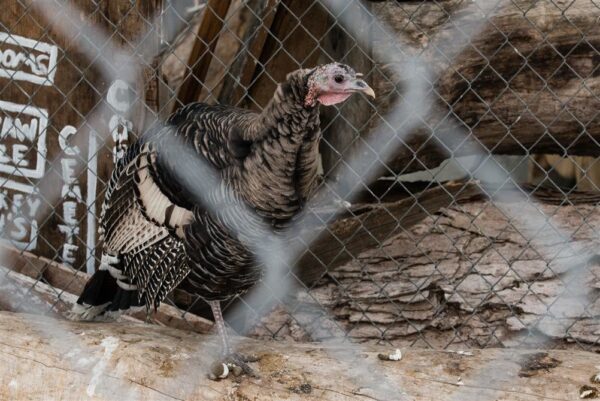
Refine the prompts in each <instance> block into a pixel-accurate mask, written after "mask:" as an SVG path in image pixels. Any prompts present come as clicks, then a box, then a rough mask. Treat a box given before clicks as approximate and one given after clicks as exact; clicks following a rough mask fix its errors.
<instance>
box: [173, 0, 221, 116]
mask: <svg viewBox="0 0 600 401" xmlns="http://www.w3.org/2000/svg"><path fill="white" fill-rule="evenodd" d="M230 5H231V0H209V1H208V3H207V5H206V9H205V11H204V17H203V19H202V23H201V24H200V26H199V28H198V33H197V34H196V38H195V42H194V47H193V48H192V53H191V54H190V58H189V61H188V67H189V69H190V71H189V73H188V74H187V75H186V76H185V77H184V79H183V82H182V84H181V86H180V87H179V93H178V94H177V101H176V102H175V104H174V105H173V108H174V110H176V109H178V108H179V107H181V106H182V105H185V104H188V103H191V102H193V101H196V100H197V99H198V97H199V96H200V93H201V92H202V82H204V80H205V78H206V73H207V72H208V67H209V66H210V62H211V60H212V56H213V52H214V50H215V46H216V45H217V36H218V35H219V32H221V29H222V28H223V25H224V21H225V17H226V16H227V11H228V10H229V6H230Z"/></svg>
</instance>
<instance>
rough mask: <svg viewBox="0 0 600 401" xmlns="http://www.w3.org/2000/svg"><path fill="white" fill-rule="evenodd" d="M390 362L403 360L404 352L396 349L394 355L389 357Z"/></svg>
mask: <svg viewBox="0 0 600 401" xmlns="http://www.w3.org/2000/svg"><path fill="white" fill-rule="evenodd" d="M389 358H390V361H399V360H400V359H402V351H400V349H399V348H396V351H394V353H393V354H390V355H389Z"/></svg>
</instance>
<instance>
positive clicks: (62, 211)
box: [0, 0, 156, 272]
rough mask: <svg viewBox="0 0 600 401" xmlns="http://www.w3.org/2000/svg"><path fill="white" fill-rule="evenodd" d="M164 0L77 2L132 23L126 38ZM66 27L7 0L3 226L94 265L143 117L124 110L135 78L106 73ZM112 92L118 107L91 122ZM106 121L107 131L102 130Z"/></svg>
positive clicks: (0, 72) (28, 241)
mask: <svg viewBox="0 0 600 401" xmlns="http://www.w3.org/2000/svg"><path fill="white" fill-rule="evenodd" d="M155 3H156V2H154V1H152V2H139V4H136V3H135V2H130V1H110V2H109V1H99V2H90V1H86V0H77V1H72V2H70V4H71V5H72V6H73V7H76V8H78V9H79V10H80V18H81V21H80V22H81V23H83V24H89V25H93V26H96V27H99V28H102V29H104V30H105V31H106V32H111V33H112V32H114V31H115V30H118V29H120V28H118V27H127V28H126V29H127V31H126V32H119V33H120V35H113V37H119V38H120V40H121V41H122V42H121V43H116V44H115V45H117V46H119V45H121V44H123V43H126V41H134V40H135V38H136V37H137V36H138V33H139V32H141V31H142V30H146V29H149V28H150V26H149V24H148V21H152V15H153V12H154V11H155V9H156V8H155ZM123 29H124V28H123ZM66 36H68V35H61V34H58V33H56V32H55V31H54V30H53V29H52V27H51V24H50V23H49V22H48V21H47V20H46V19H45V18H44V16H43V15H40V14H38V13H37V12H36V10H35V8H33V7H24V6H23V3H22V2H20V1H18V0H7V1H5V2H3V12H2V13H0V233H1V238H2V241H3V242H5V243H8V244H10V245H12V246H14V247H16V248H18V249H20V250H27V251H31V252H33V253H34V254H36V255H40V256H44V257H47V258H50V259H53V260H56V261H59V262H62V263H65V264H67V265H70V266H72V267H74V268H76V269H82V270H84V269H85V270H88V272H89V271H93V269H94V266H95V263H96V262H95V260H94V259H95V256H97V250H96V245H97V234H96V233H97V218H98V216H97V215H98V213H99V211H100V207H101V204H102V199H103V193H104V186H105V183H107V182H108V179H109V177H110V173H111V171H112V168H113V162H114V159H115V157H117V156H119V155H120V154H122V153H123V152H124V150H125V148H126V146H127V142H128V141H129V140H130V139H131V138H132V131H133V123H132V122H131V121H130V120H127V119H125V118H124V117H123V114H124V113H125V112H126V111H127V107H128V106H127V104H126V103H127V102H126V95H127V93H128V91H129V87H128V84H127V83H125V82H123V81H119V80H116V81H115V82H105V81H104V80H105V78H103V77H102V75H101V74H100V73H99V69H98V68H97V66H96V65H94V64H93V60H90V59H89V58H88V57H86V56H84V54H83V53H82V52H81V49H80V48H78V46H80V45H81V44H80V43H78V42H77V38H75V37H66ZM138 93H140V92H138ZM141 93H143V91H142V92H141ZM142 96H143V95H142ZM102 98H105V99H106V100H107V101H108V103H109V104H110V106H111V111H112V112H111V113H105V114H107V115H100V116H96V117H100V119H101V123H100V125H99V126H98V124H96V125H94V126H92V125H90V124H87V118H88V117H89V116H90V115H91V114H92V113H93V112H94V111H95V110H96V108H97V106H98V103H99V102H100V101H101V100H102ZM99 127H100V130H106V131H104V132H97V131H98V130H99ZM103 138H106V141H103V140H102V139H103ZM3 263H4V264H7V263H10V261H6V260H4V261H3Z"/></svg>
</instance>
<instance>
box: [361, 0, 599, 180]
mask: <svg viewBox="0 0 600 401" xmlns="http://www.w3.org/2000/svg"><path fill="white" fill-rule="evenodd" d="M482 4H483V3H482ZM482 4H480V3H479V2H464V1H459V0H446V1H441V2H438V1H436V2H410V1H409V2H405V1H402V2H396V1H387V2H381V3H373V4H372V10H373V13H374V15H375V16H376V17H377V18H379V19H380V20H381V21H382V22H383V23H384V24H386V25H387V26H389V27H391V29H392V31H393V32H394V33H395V39H397V41H398V42H399V43H400V46H401V48H402V52H399V51H398V48H397V47H394V46H395V45H394V44H392V43H393V41H390V40H389V37H388V36H387V35H375V41H374V43H373V47H374V54H375V59H376V60H389V58H390V57H392V58H393V59H394V62H397V63H398V64H400V63H401V62H402V61H404V60H405V59H406V54H407V53H408V54H418V55H421V56H423V58H424V59H425V60H426V62H427V64H428V66H429V67H430V68H432V69H434V71H433V72H434V73H436V74H439V79H438V80H437V81H436V82H434V86H435V91H434V92H432V93H430V94H429V95H430V96H432V100H433V102H434V104H435V105H436V106H438V107H439V108H440V111H441V113H440V114H439V116H438V117H436V118H431V119H430V120H429V121H428V126H429V127H436V129H437V130H438V131H439V133H440V135H441V136H442V137H443V136H444V135H443V127H441V126H438V125H437V124H438V123H439V122H440V121H441V120H442V119H446V121H448V120H455V121H458V119H460V121H461V122H460V124H458V125H459V126H460V127H461V128H462V129H464V130H465V131H466V132H469V131H470V130H472V132H473V135H474V136H475V138H476V139H477V140H478V141H479V142H480V143H482V144H483V146H484V147H485V148H487V149H488V150H489V151H490V152H491V153H495V154H511V155H515V154H525V153H526V152H528V153H555V154H560V155H563V154H565V153H567V154H569V155H580V156H600V146H598V140H599V139H600V118H599V117H598V115H597V110H598V108H599V107H600V100H599V99H598V96H597V94H598V93H599V91H600V70H599V69H598V68H597V66H598V61H599V60H600V53H598V51H597V49H598V48H599V47H600V25H598V23H597V20H598V18H599V17H600V8H598V7H597V6H596V5H595V4H594V2H589V1H587V2H586V1H575V2H572V3H564V4H562V3H561V5H558V4H556V3H553V2H547V1H532V0H519V1H505V2H499V3H497V4H498V7H497V8H494V9H493V10H489V8H490V7H489V6H487V7H486V6H485V4H483V5H482ZM488 4H489V3H488ZM493 4H496V3H493ZM482 8H483V9H485V10H486V11H487V13H486V14H487V15H485V16H484V15H483V13H482ZM457 18H461V20H460V22H453V21H456V19H457ZM484 18H485V19H484ZM482 22H483V25H482V26H481V27H480V28H479V29H474V31H475V35H474V36H473V37H472V38H471V39H472V40H471V42H470V43H468V44H467V43H466V42H465V40H464V39H465V37H464V35H463V34H462V32H463V31H467V32H468V31H469V30H470V29H471V28H472V27H474V26H475V25H477V24H480V23H482ZM456 24H457V25H458V27H459V30H458V33H457V30H456ZM375 31H377V29H376V28H375ZM459 43H462V44H463V45H464V47H463V48H464V50H463V51H461V52H460V53H458V54H454V53H453V51H454V50H452V49H453V48H460V46H456V45H457V44H459ZM382 55H385V58H383V57H382ZM452 56H455V57H454V58H452ZM447 57H450V58H449V59H447ZM449 60H451V61H450V62H449ZM378 67H379V68H378V69H376V70H375V72H374V75H375V76H374V84H375V86H376V90H375V91H376V92H377V94H378V95H377V96H378V103H377V105H378V111H379V114H381V115H385V112H386V110H388V109H389V108H390V105H391V104H392V102H393V100H394V99H395V98H396V96H393V91H394V90H397V88H398V86H399V87H400V88H401V87H402V86H404V84H405V83H404V82H403V77H402V76H393V75H394V74H392V73H385V72H386V71H390V69H389V68H388V66H387V65H379V66H378ZM380 71H384V74H381V73H380ZM390 76H392V77H391V79H390ZM449 105H450V106H451V111H452V113H454V114H455V115H456V116H457V117H458V119H456V118H454V115H450V116H448V115H447V113H448V108H449ZM373 123H374V125H378V124H380V119H379V118H374V119H373ZM425 131H426V132H421V134H417V135H413V136H412V137H410V138H409V139H408V140H407V142H406V146H402V147H401V149H400V151H399V153H398V155H397V156H396V157H395V159H394V161H393V162H391V163H389V164H388V167H389V168H391V169H393V170H394V171H396V172H404V173H407V172H410V171H415V170H421V169H423V165H422V164H421V163H418V162H414V158H415V154H416V156H417V158H418V159H419V160H420V161H421V162H422V163H424V164H425V165H427V166H429V167H433V166H437V165H438V164H439V163H440V162H441V161H442V160H444V159H445V158H447V154H446V153H444V152H442V151H440V149H439V148H438V147H437V146H435V140H432V139H431V138H430V136H431V130H430V129H429V130H425ZM379 135H381V133H379ZM448 146H449V147H450V148H455V147H456V153H455V155H461V154H464V153H469V152H473V148H470V149H469V148H468V147H465V146H462V147H461V146H459V144H456V143H451V144H449V145H448Z"/></svg>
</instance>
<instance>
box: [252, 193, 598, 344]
mask: <svg viewBox="0 0 600 401" xmlns="http://www.w3.org/2000/svg"><path fill="white" fill-rule="evenodd" d="M539 196H540V197H541V198H543V199H544V200H545V201H546V202H547V203H544V204H538V205H536V207H537V208H538V209H540V210H542V211H543V212H544V213H545V214H546V216H551V217H552V218H553V219H554V221H555V222H557V224H558V226H559V227H560V228H561V230H563V232H564V235H565V236H566V237H568V238H569V237H570V239H569V240H568V241H558V240H557V238H553V237H547V236H546V234H547V233H551V232H552V231H553V230H552V229H550V228H548V227H547V228H545V229H543V230H541V231H540V232H535V231H534V232H533V233H532V230H531V228H528V227H526V226H524V225H523V219H521V218H517V217H516V216H520V215H521V214H523V213H528V212H531V207H526V206H525V205H524V204H522V203H520V202H514V203H505V202H502V203H498V202H495V203H492V202H489V201H482V200H479V201H471V202H468V203H463V204H454V205H452V206H450V207H448V208H443V209H441V210H440V211H439V212H438V213H437V214H436V215H432V216H429V217H427V218H425V219H424V220H422V221H421V222H420V223H419V224H416V225H414V226H413V227H411V228H409V229H407V230H404V231H403V232H400V233H397V234H396V235H394V236H392V237H391V238H389V239H388V240H386V241H385V242H384V243H383V244H382V246H381V247H379V248H377V249H372V250H369V251H366V252H363V253H361V254H360V255H358V257H356V258H355V259H353V260H351V261H350V262H348V263H346V264H344V265H342V266H340V267H338V268H337V269H335V270H334V271H329V272H328V274H327V275H326V276H324V277H323V279H322V280H321V281H320V282H319V283H318V284H317V285H315V286H313V287H311V288H310V290H304V291H301V292H300V293H299V294H298V296H297V297H296V298H295V299H294V300H293V301H291V304H292V305H293V308H292V310H293V311H294V312H293V313H292V314H291V315H289V314H287V313H284V312H283V310H282V309H280V308H278V309H276V310H274V311H273V313H272V314H271V315H270V316H267V317H265V318H264V319H263V320H262V322H263V323H264V326H256V328H255V329H254V332H253V333H254V334H255V335H258V336H267V337H269V336H272V334H270V333H273V332H277V333H278V336H281V337H283V338H293V339H296V340H299V341H307V340H318V339H323V338H328V337H329V336H331V333H332V331H331V330H332V327H334V328H335V327H337V326H336V325H340V326H341V327H342V330H343V331H346V332H347V333H348V335H349V336H350V337H352V338H354V339H356V340H360V341H392V342H393V344H397V345H399V346H408V345H411V344H418V345H422V346H432V347H434V348H437V347H445V346H447V345H448V344H461V345H464V346H469V347H476V348H478V347H489V346H512V345H515V344H522V343H523V342H525V343H527V342H533V343H535V344H537V345H538V346H539V345H540V344H545V345H546V346H547V344H548V343H551V344H553V346H556V347H574V348H579V347H582V348H584V349H592V348H596V349H597V348H598V344H600V279H599V277H600V263H599V261H598V258H597V257H592V258H591V259H590V260H587V261H586V262H585V263H584V264H583V265H582V261H581V260H578V257H579V255H580V254H581V250H585V251H586V252H589V253H590V254H592V255H597V249H598V247H599V246H600V242H599V241H598V236H597V232H598V230H600V213H599V212H598V209H597V206H596V202H597V195H596V196H592V195H590V196H587V195H585V194H574V195H573V197H572V198H571V201H566V200H565V198H564V195H561V196H556V193H554V194H553V193H552V192H551V191H539ZM575 200H577V201H578V202H579V204H576V205H574V204H573V203H572V202H575ZM523 217H527V216H523ZM569 252H572V254H571V255H569ZM567 269H577V270H578V271H579V272H580V273H578V276H577V279H576V281H573V280H575V279H574V277H573V276H570V275H568V274H567ZM565 282H571V286H574V287H573V288H576V290H575V289H573V290H568V291H566V293H565V285H564V283H565ZM573 282H575V283H577V284H573ZM557 300H558V301H557ZM321 308H325V309H327V310H328V311H329V312H330V316H324V315H323V313H322V312H321V311H322V309H321ZM531 334H537V335H533V336H531V337H529V338H527V336H528V335H531Z"/></svg>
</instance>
